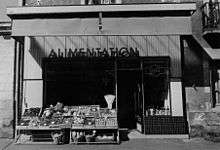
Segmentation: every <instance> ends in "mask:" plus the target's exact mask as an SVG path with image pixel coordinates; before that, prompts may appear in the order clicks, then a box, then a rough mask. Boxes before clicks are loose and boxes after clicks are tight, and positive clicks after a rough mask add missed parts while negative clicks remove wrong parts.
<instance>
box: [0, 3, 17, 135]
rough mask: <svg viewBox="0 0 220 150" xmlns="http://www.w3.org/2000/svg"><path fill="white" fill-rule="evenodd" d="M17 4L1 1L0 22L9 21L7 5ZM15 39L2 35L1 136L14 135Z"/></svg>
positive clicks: (0, 61)
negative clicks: (5, 37)
mask: <svg viewBox="0 0 220 150" xmlns="http://www.w3.org/2000/svg"><path fill="white" fill-rule="evenodd" d="M10 6H17V0H1V1H0V22H9V21H10V18H9V17H8V16H7V15H6V7H10ZM13 64H14V40H13V39H4V38H3V36H0V112H1V113H0V138H1V137H6V138H9V137H13V119H14V118H13V69H14V68H13V66H14V65H13Z"/></svg>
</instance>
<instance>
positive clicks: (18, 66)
mask: <svg viewBox="0 0 220 150" xmlns="http://www.w3.org/2000/svg"><path fill="white" fill-rule="evenodd" d="M23 66H24V40H23V38H19V39H15V48H14V85H13V99H14V100H13V101H14V102H13V105H14V106H13V108H14V110H15V111H14V131H15V133H14V136H15V137H16V130H15V128H16V125H17V123H18V120H19V119H20V118H21V113H22V112H21V111H22V91H23V90H22V89H23V88H22V87H23Z"/></svg>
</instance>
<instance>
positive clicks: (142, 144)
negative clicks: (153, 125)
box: [0, 138, 220, 150]
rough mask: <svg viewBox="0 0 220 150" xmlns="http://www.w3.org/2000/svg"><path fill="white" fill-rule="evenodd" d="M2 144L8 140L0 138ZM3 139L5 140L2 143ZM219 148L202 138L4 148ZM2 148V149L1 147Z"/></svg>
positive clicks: (177, 149)
mask: <svg viewBox="0 0 220 150" xmlns="http://www.w3.org/2000/svg"><path fill="white" fill-rule="evenodd" d="M0 141H1V142H0V143H1V145H2V143H3V145H6V144H7V143H8V140H2V139H0ZM4 141H5V142H6V143H5V144H4ZM75 149H76V150H88V149H92V150H219V149H220V143H213V142H210V141H205V140H203V139H200V138H198V139H130V140H129V141H123V142H122V143H121V144H120V145H70V144H66V145H36V144H35V145H21V144H20V145H19V144H11V145H9V146H8V147H7V148H6V149H4V150H75ZM1 150H2V149H1Z"/></svg>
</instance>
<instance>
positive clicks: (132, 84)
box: [117, 70, 141, 129]
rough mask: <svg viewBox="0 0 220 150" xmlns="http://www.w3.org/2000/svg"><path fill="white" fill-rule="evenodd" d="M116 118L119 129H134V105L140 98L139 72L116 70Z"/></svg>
mask: <svg viewBox="0 0 220 150" xmlns="http://www.w3.org/2000/svg"><path fill="white" fill-rule="evenodd" d="M117 80H118V82H117V83H118V108H119V110H120V111H119V112H118V118H119V126H120V127H121V128H128V129H135V128H136V113H137V112H136V109H135V105H136V103H137V101H138V99H139V97H140V95H139V94H140V92H139V85H140V82H141V71H140V70H118V72H117Z"/></svg>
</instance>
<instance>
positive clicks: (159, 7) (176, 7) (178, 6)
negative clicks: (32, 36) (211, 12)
mask: <svg viewBox="0 0 220 150" xmlns="http://www.w3.org/2000/svg"><path fill="white" fill-rule="evenodd" d="M192 10H196V3H170V4H169V3H162V4H132V5H126V4H123V5H81V6H50V7H11V8H7V15H8V16H12V15H30V14H32V15H33V14H55V13H59V14H62V13H64V14H66V13H93V12H138V11H145V12H149V11H192Z"/></svg>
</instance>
